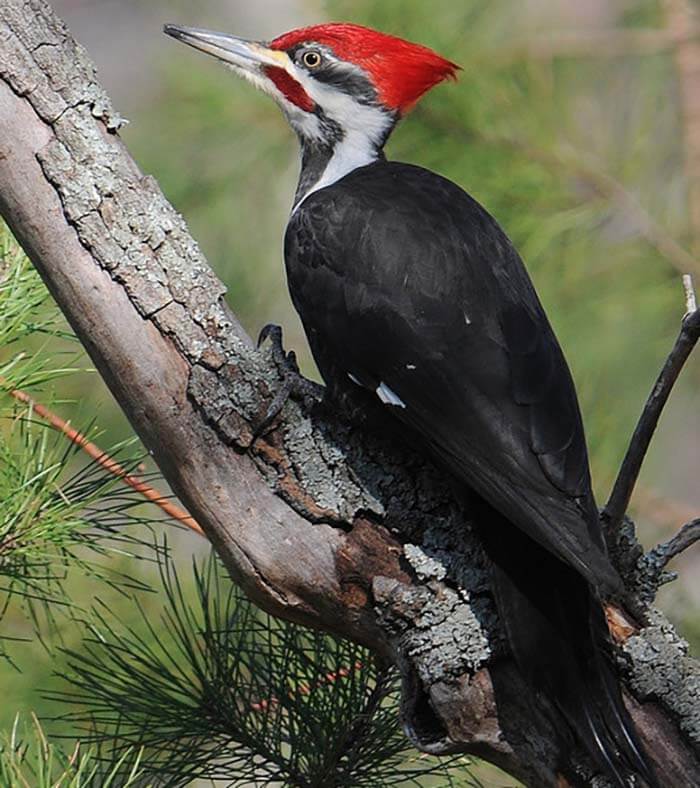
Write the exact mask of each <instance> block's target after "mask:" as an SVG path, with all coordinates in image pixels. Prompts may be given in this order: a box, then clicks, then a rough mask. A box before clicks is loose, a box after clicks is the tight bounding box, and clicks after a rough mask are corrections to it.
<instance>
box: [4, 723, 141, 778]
mask: <svg viewBox="0 0 700 788" xmlns="http://www.w3.org/2000/svg"><path fill="white" fill-rule="evenodd" d="M140 776H141V773H140V770H139V758H138V757H134V756H133V754H132V753H131V752H128V751H127V752H125V753H124V755H123V756H122V757H121V758H120V759H119V760H118V761H117V762H116V763H114V764H109V765H107V764H106V762H105V761H104V760H101V759H99V758H97V757H96V755H95V752H94V751H93V750H86V749H85V747H83V746H82V745H81V743H80V742H76V743H75V746H74V747H73V750H72V751H71V752H67V751H66V750H64V749H62V748H61V747H59V746H57V745H56V744H54V743H52V742H50V741H49V740H48V739H47V737H46V734H45V732H44V730H43V728H42V725H41V723H40V722H39V720H38V719H37V718H36V717H35V716H33V715H32V723H31V725H30V724H28V723H26V722H25V723H23V722H22V720H21V719H20V717H19V715H18V716H17V717H16V718H15V723H14V725H13V726H12V730H11V732H10V733H9V734H8V735H7V736H5V737H3V739H1V740H0V784H2V785H3V788H135V786H136V785H138V786H139V788H151V787H152V783H146V782H143V781H142V780H140V779H139V778H140Z"/></svg>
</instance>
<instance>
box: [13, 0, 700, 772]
mask: <svg viewBox="0 0 700 788" xmlns="http://www.w3.org/2000/svg"><path fill="white" fill-rule="evenodd" d="M119 122H120V120H119V118H118V116H117V115H116V114H115V113H114V111H113V110H112V108H111V105H110V103H109V100H108V99H107V97H106V96H105V94H104V92H103V91H102V89H101V88H100V87H99V85H98V84H97V83H96V81H95V76H94V72H93V68H92V66H91V64H90V63H89V61H88V59H87V57H86V55H85V53H84V52H83V50H82V49H80V48H79V47H77V46H76V45H75V43H74V42H73V41H72V39H71V38H70V36H69V35H68V33H67V31H66V30H65V28H63V27H62V26H61V24H60V23H59V22H58V21H57V20H56V19H55V17H54V16H53V14H52V13H51V11H50V8H49V7H48V5H47V4H46V3H45V2H43V1H42V0H31V1H30V0H4V2H3V4H2V5H0V213H2V215H3V216H4V217H5V219H6V220H7V221H8V223H9V224H10V227H11V228H12V230H13V232H14V233H15V235H16V236H17V237H18V239H19V240H20V242H21V243H22V245H23V246H24V248H25V249H26V251H27V253H28V254H29V255H30V257H31V258H32V260H33V261H34V263H35V264H36V266H37V268H38V269H39V271H40V272H41V274H42V276H43V277H44V279H45V281H46V282H47V284H48V286H49V288H50V289H51V292H52V293H53V295H54V297H55V298H56V300H57V302H58V303H59V305H60V306H61V308H62V309H63V311H64V313H65V314H66V316H67V318H68V319H69V321H70V322H71V325H72V326H73V328H74V330H75V332H76V334H77V335H78V336H79V337H80V338H81V340H82V341H83V343H84V344H85V346H86V348H87V350H88V352H89V353H90V355H91V357H92V359H93V361H94V363H95V365H96V366H97V368H98V369H99V371H100V372H101V374H102V376H103V377H104V379H105V380H106V382H107V384H108V385H109V387H110V389H111V390H112V392H113V393H114V395H115V397H116V398H117V400H118V401H119V403H120V405H121V406H122V408H123V409H124V411H125V412H126V414H127V416H128V417H129V419H130V421H131V423H132V425H133V426H134V428H135V429H136V431H137V432H138V433H139V435H140V436H141V438H142V439H143V441H144V443H145V445H146V446H147V447H148V448H149V449H150V450H151V451H152V452H153V454H154V457H155V460H156V462H157V463H158V465H159V467H160V468H161V470H162V472H163V474H164V476H165V477H166V478H167V480H168V482H169V483H170V485H171V487H172V488H173V489H174V490H175V491H176V492H177V494H178V495H179V496H180V498H181V499H182V501H183V502H184V504H185V505H186V506H187V508H188V509H189V511H190V512H191V513H192V515H193V517H195V518H196V520H197V522H198V523H199V524H200V525H201V526H202V528H203V529H204V531H205V532H206V534H207V536H208V537H209V539H210V540H211V541H212V543H213V544H214V546H215V548H216V549H217V551H218V553H219V555H220V556H221V558H222V560H223V561H224V562H225V564H226V566H227V567H228V569H229V571H230V572H231V574H232V576H233V577H234V578H235V580H236V581H237V582H239V583H240V584H241V585H242V587H243V588H244V589H245V590H246V592H247V593H248V594H249V595H250V596H251V597H252V598H253V599H254V600H255V601H256V602H258V603H259V604H260V605H261V606H263V607H264V608H265V609H267V610H269V611H270V612H272V613H275V614H278V615H280V616H283V617H285V618H287V619H291V620H293V621H299V622H303V623H306V624H310V625H312V626H315V627H318V628H322V629H325V630H328V631H332V632H336V633H338V634H341V635H343V636H346V637H350V638H353V639H355V640H357V641H359V642H362V643H364V644H366V645H368V646H369V647H370V648H371V649H372V650H373V651H374V652H375V653H377V654H378V655H380V656H381V657H382V658H384V659H389V660H393V661H395V662H396V663H397V664H398V665H399V667H400V668H401V671H402V675H403V677H404V690H405V692H404V704H403V705H404V716H405V720H406V725H407V731H408V733H409V734H410V736H411V738H412V739H413V741H414V742H415V743H416V744H417V745H418V746H420V747H422V748H424V749H427V750H432V751H436V752H445V751H450V750H452V751H454V750H463V751H465V752H472V753H475V754H477V755H480V756H482V757H484V758H487V759H489V760H491V761H493V762H495V763H498V764H499V765H501V766H502V767H503V768H505V769H506V770H508V771H509V772H511V773H512V774H514V775H515V776H517V777H519V778H520V779H521V780H523V781H524V782H526V783H527V784H529V785H537V786H540V785H545V786H549V785H555V784H556V783H557V771H558V769H559V768H560V766H561V767H562V768H564V770H565V771H566V772H567V773H573V772H574V771H575V770H577V769H584V770H585V766H584V765H583V764H582V763H578V762H576V763H571V764H559V762H558V754H557V753H558V745H557V737H556V732H555V731H554V730H553V729H552V726H551V725H550V723H549V722H548V721H547V718H546V717H545V715H544V714H543V713H542V712H541V711H539V710H538V709H537V707H536V705H535V702H534V699H533V698H532V697H531V695H530V693H529V692H528V691H527V689H526V687H525V686H524V684H523V682H522V679H521V678H520V676H519V675H518V673H517V671H516V670H515V669H514V667H513V665H512V663H511V662H510V661H509V660H508V659H507V655H505V654H504V653H503V647H502V645H501V638H500V630H499V625H498V621H497V618H496V616H495V613H494V607H493V604H492V598H491V592H490V588H489V582H488V573H487V570H486V567H485V566H484V562H483V558H482V553H481V550H480V548H479V546H478V544H477V543H476V542H475V541H474V539H473V537H472V534H471V530H470V528H469V512H468V511H467V510H466V509H465V508H464V505H459V504H457V503H456V502H455V501H454V500H453V499H452V497H451V495H450V493H449V491H448V489H447V488H446V486H445V485H444V484H443V482H442V480H441V479H440V478H439V476H438V474H437V473H436V472H435V471H434V470H433V469H432V468H431V467H429V466H428V465H426V464H425V463H424V462H423V461H422V460H421V459H419V458H417V457H416V456H414V455H413V454H412V453H411V452H410V451H409V450H408V449H406V448H401V447H397V446H395V445H392V443H391V442H390V441H389V440H388V439H386V440H385V439H381V438H378V437H376V436H373V435H369V434H363V433H361V432H360V431H358V430H356V429H355V430H353V429H351V428H350V427H348V426H347V425H346V424H343V423H342V421H341V420H339V419H338V420H336V419H334V418H333V417H331V416H324V417H322V416H321V415H319V414H318V413H313V412H312V413H307V412H304V411H303V410H302V408H301V406H300V405H299V404H298V403H295V402H289V403H288V404H287V405H286V406H285V408H284V410H283V412H282V414H281V417H280V419H279V420H278V424H277V425H276V427H275V428H274V429H273V430H272V431H271V432H270V433H269V434H267V435H265V436H263V437H261V438H258V439H254V428H253V425H255V424H257V423H259V421H260V419H261V417H262V415H263V414H264V413H265V412H266V411H267V408H268V406H269V405H270V403H271V402H272V400H273V399H274V396H275V393H276V391H277V390H278V389H279V387H280V385H281V384H282V381H281V379H280V376H279V373H278V371H277V369H276V367H275V365H274V364H273V363H272V362H271V359H270V358H269V351H264V352H258V351H256V350H255V348H254V347H253V345H252V343H251V342H250V340H249V339H248V337H247V336H246V335H245V333H244V332H243V330H242V329H241V327H240V325H239V324H238V322H237V321H236V319H235V318H234V317H233V316H232V315H231V313H230V312H229V311H228V309H227V307H226V305H225V303H224V301H223V294H224V289H223V287H222V286H221V284H220V282H219V281H218V280H217V279H216V277H215V276H214V274H213V273H212V272H211V270H210V269H209V267H208V266H207V264H206V262H205V261H204V259H203V257H202V256H201V253H200V252H199V249H198V247H197V246H196V244H195V243H194V242H193V241H192V239H191V238H190V236H189V235H188V233H187V230H186V227H185V225H184V222H183V221H182V219H181V217H179V216H178V215H177V214H176V213H175V211H174V210H173V209H172V208H171V206H170V205H169V204H168V203H167V202H166V200H165V199H164V197H163V195H162V194H161V192H160V190H159V189H158V187H157V185H156V184H155V183H154V182H153V180H152V179H150V178H147V177H144V176H143V175H142V174H141V173H140V172H139V170H138V168H137V167H136V165H135V164H134V162H133V161H132V160H131V158H130V157H129V155H128V153H127V152H126V150H125V149H124V147H123V145H122V143H121V141H120V139H119V137H118V136H117V134H116V133H115V132H116V130H117V128H118V126H119ZM634 549H636V542H634V540H633V539H632V540H631V541H630V543H629V544H623V545H621V548H620V550H621V555H626V556H629V555H630V554H631V551H633V550H634ZM650 615H651V616H652V617H651V619H650V624H649V625H648V626H646V627H645V628H644V629H642V630H638V629H637V628H636V624H635V626H633V627H631V628H630V632H635V633H636V634H632V635H631V636H630V637H628V638H627V640H626V642H625V644H624V648H623V651H622V653H621V659H620V672H621V675H622V676H623V678H624V679H625V680H626V681H627V684H628V686H629V687H630V688H631V690H632V692H634V693H635V694H636V696H637V699H636V700H634V699H632V698H631V697H630V705H631V708H632V713H633V714H634V715H635V718H636V719H637V722H638V724H639V726H640V728H641V729H642V735H643V736H644V738H645V739H647V740H648V742H649V746H650V749H651V751H652V753H657V754H658V768H659V773H660V775H661V776H662V781H663V782H664V783H665V784H668V785H674V786H682V785H691V784H693V783H694V782H695V779H694V778H695V777H696V776H697V774H698V761H697V759H696V757H695V755H694V754H693V752H692V749H693V747H695V748H697V747H698V744H700V711H698V707H700V703H698V700H699V699H700V670H699V669H698V665H697V664H696V663H695V662H693V661H692V660H690V659H689V658H688V657H687V654H686V653H685V650H684V649H685V647H684V645H683V643H682V641H680V640H679V638H678V637H677V636H676V635H675V633H674V632H673V630H672V629H671V628H670V626H669V625H668V624H667V623H666V622H665V621H664V619H663V618H662V617H660V616H658V615H657V614H655V613H651V614H650ZM659 677H661V678H659ZM426 699H427V700H428V701H429V703H426V702H425V701H426ZM598 784H599V785H600V784H601V783H598Z"/></svg>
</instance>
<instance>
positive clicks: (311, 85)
mask: <svg viewBox="0 0 700 788" xmlns="http://www.w3.org/2000/svg"><path fill="white" fill-rule="evenodd" d="M287 70H288V71H289V72H290V74H291V76H293V77H294V79H296V80H298V81H299V82H300V83H301V85H302V87H303V88H304V90H305V91H306V92H307V93H308V94H309V96H311V98H312V99H313V100H314V101H315V102H316V104H318V105H319V106H320V107H323V112H324V114H325V115H326V117H327V118H329V120H332V121H334V122H335V123H337V124H338V125H339V126H340V128H341V129H342V130H343V134H344V136H343V139H342V140H341V141H340V142H339V143H338V144H337V145H336V147H335V150H334V152H333V156H332V158H331V160H330V161H329V162H328V165H327V166H326V169H325V170H324V171H323V173H322V175H321V177H320V178H319V179H318V181H316V183H315V184H314V185H313V186H312V187H311V188H310V189H309V190H308V191H307V192H306V194H305V195H304V196H303V197H302V199H301V200H300V201H299V202H298V203H297V204H296V205H295V206H294V208H293V210H292V213H294V211H296V209H297V208H298V207H299V206H300V205H301V204H302V203H303V202H304V200H305V199H306V198H307V197H308V196H309V195H310V194H313V193H314V192H316V191H318V190H319V189H324V188H326V186H331V185H332V184H333V183H335V182H336V181H339V180H340V179H341V178H343V177H344V176H345V175H347V174H348V173H350V172H352V171H353V170H355V169H357V168H358V167H365V166H366V165H368V164H372V162H374V161H376V160H377V158H378V151H379V148H380V145H381V144H382V142H383V141H384V137H385V136H386V133H387V131H388V130H389V128H390V127H391V126H392V125H393V123H394V119H393V118H392V117H391V116H390V115H388V114H387V113H386V112H385V111H384V110H383V109H381V108H380V107H375V106H370V105H367V104H363V103H361V102H359V101H356V100H355V99H354V98H353V97H352V96H351V95H349V94H348V93H343V92H342V91H339V90H338V89H337V88H334V87H333V86H332V85H326V84H324V83H322V82H317V81H316V80H315V79H313V78H312V77H311V76H309V74H307V73H306V72H305V71H304V70H303V69H300V68H297V67H296V66H295V65H294V64H293V63H291V65H290V68H289V69H287ZM313 117H314V118H315V116H313ZM301 122H302V124H305V120H304V119H301ZM309 125H310V124H309ZM299 131H300V133H301V134H303V135H305V136H309V137H311V138H312V139H313V138H314V137H313V136H312V134H309V133H308V132H307V128H306V125H304V126H303V127H302V128H300V129H299ZM309 131H313V130H312V129H309ZM316 132H318V128H317V129H316Z"/></svg>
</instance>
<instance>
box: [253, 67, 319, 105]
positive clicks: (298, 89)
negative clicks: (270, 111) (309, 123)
mask: <svg viewBox="0 0 700 788" xmlns="http://www.w3.org/2000/svg"><path fill="white" fill-rule="evenodd" d="M265 73H266V74H267V76H268V77H269V78H270V79H271V80H272V81H273V82H274V83H275V87H276V88H277V90H279V91H280V93H282V95H283V96H284V97H285V98H286V99H287V101H291V102H292V104H295V105H296V106H297V107H299V108H300V109H303V110H304V111H305V112H313V109H314V107H315V106H316V105H315V103H314V101H313V99H312V98H311V96H309V94H308V93H307V92H306V91H305V90H304V88H303V87H302V86H301V85H300V84H299V83H298V82H297V81H296V80H295V79H294V78H293V77H290V76H289V74H288V73H287V72H286V71H285V70H284V69H283V68H277V67H276V66H268V67H267V68H266V69H265Z"/></svg>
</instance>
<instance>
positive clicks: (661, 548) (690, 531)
mask: <svg viewBox="0 0 700 788" xmlns="http://www.w3.org/2000/svg"><path fill="white" fill-rule="evenodd" d="M699 540H700V518H698V519H695V520H692V521H691V522H689V523H686V524H685V525H684V526H683V527H682V528H681V530H680V531H679V532H678V533H677V534H676V535H675V536H674V537H673V539H669V540H668V542H664V543H663V544H660V545H657V546H656V547H655V548H654V549H653V550H651V551H650V553H649V555H648V556H647V558H651V557H653V560H654V563H655V564H656V565H657V566H658V567H659V569H663V568H664V567H665V566H666V564H668V562H669V561H670V560H671V559H672V558H675V557H676V556H677V555H680V554H681V553H682V552H683V551H684V550H687V549H688V548H689V547H691V546H692V545H694V544H695V543H696V542H697V541H699Z"/></svg>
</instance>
